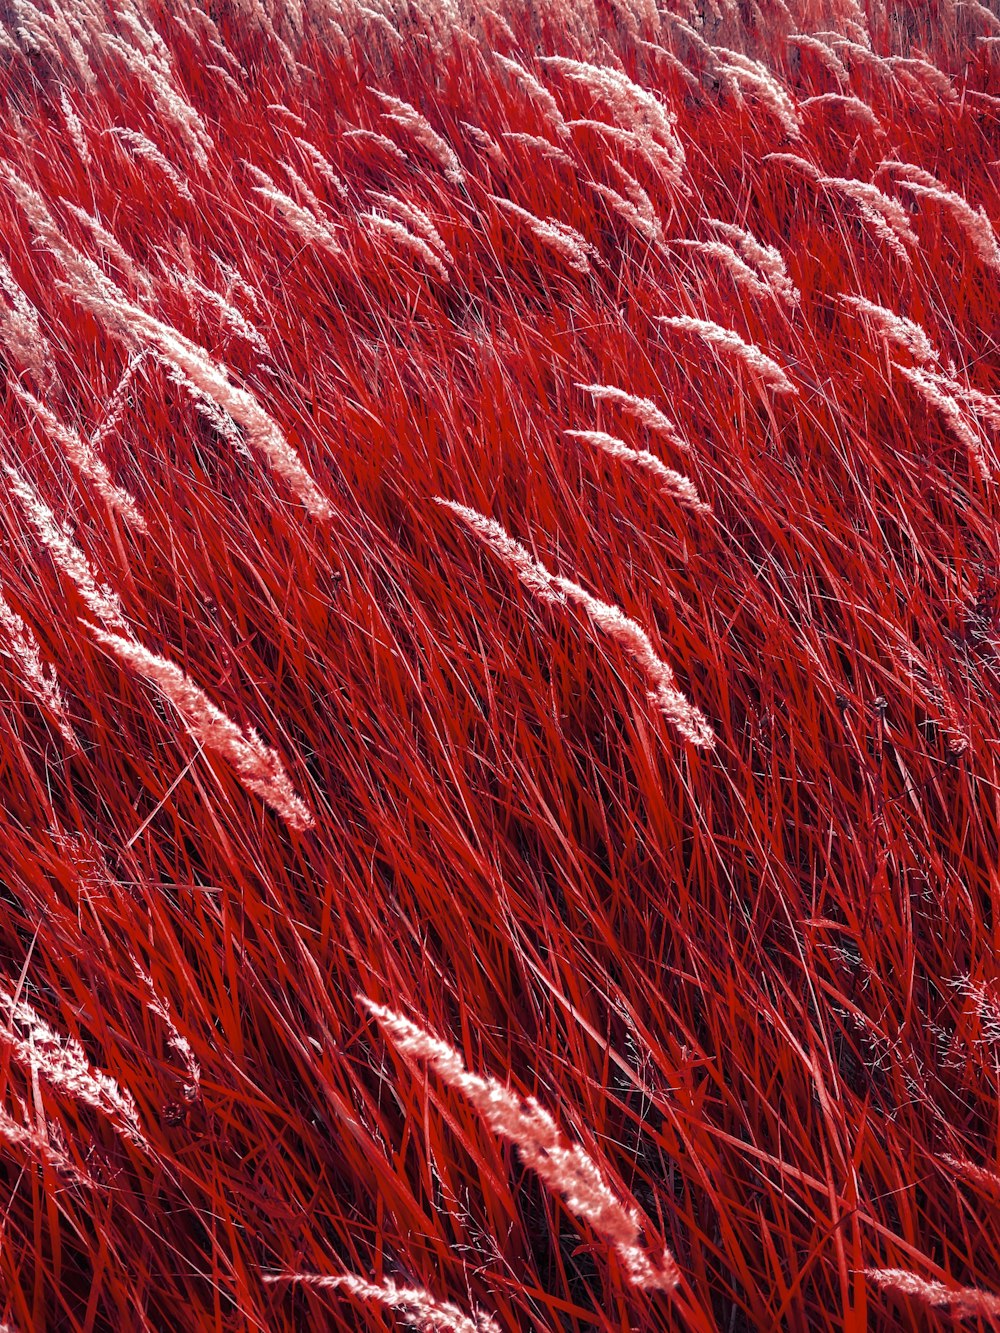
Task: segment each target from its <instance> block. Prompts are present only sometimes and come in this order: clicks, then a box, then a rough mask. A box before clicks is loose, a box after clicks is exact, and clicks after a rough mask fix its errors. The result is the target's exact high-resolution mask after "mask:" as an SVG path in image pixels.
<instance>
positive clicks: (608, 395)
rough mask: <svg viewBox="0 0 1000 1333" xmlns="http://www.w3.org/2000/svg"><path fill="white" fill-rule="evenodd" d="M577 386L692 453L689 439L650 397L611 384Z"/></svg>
mask: <svg viewBox="0 0 1000 1333" xmlns="http://www.w3.org/2000/svg"><path fill="white" fill-rule="evenodd" d="M576 387H577V388H578V389H582V390H583V392H584V393H589V394H590V396H591V398H593V399H595V400H596V401H597V402H603V403H614V404H615V406H616V407H620V408H621V409H622V411H623V412H627V413H628V414H629V416H631V417H634V418H635V420H636V421H638V423H639V424H640V426H645V427H646V429H647V430H650V431H654V432H655V433H656V434H657V435H662V436H663V437H664V438H665V439H667V440H669V441H670V443H671V444H672V445H674V447H675V448H677V449H680V450H682V451H683V452H684V453H686V454H689V453H691V446H690V445H689V444H688V442H687V440H685V439H682V437H681V435H680V433H679V432H678V430H677V427H676V426H675V425H674V423H673V422H672V421H671V420H670V418H669V417H668V416H666V415H665V414H664V413H663V412H661V411H660V409H659V408H658V407H657V406H656V404H655V403H654V402H652V401H651V400H650V399H649V398H639V397H637V396H636V395H635V394H633V393H626V391H625V390H624V389H616V388H615V387H614V386H613V385H611V384H578V385H577V386H576Z"/></svg>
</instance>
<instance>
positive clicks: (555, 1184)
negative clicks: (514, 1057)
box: [358, 995, 680, 1291]
mask: <svg viewBox="0 0 1000 1333" xmlns="http://www.w3.org/2000/svg"><path fill="white" fill-rule="evenodd" d="M358 1000H359V1003H360V1004H361V1005H362V1006H363V1007H364V1008H365V1009H366V1010H367V1011H368V1013H370V1014H371V1016H372V1017H373V1018H374V1019H375V1021H376V1022H377V1023H378V1025H379V1027H380V1028H381V1029H382V1031H383V1032H384V1033H385V1035H386V1036H387V1037H388V1039H389V1040H390V1041H391V1042H392V1044H393V1045H394V1046H395V1047H396V1049H397V1050H399V1051H400V1052H402V1053H403V1054H404V1055H410V1056H413V1057H414V1058H415V1059H418V1060H422V1061H424V1062H425V1063H426V1064H428V1065H429V1066H430V1067H431V1069H433V1070H434V1072H435V1073H436V1074H438V1075H439V1076H440V1077H441V1079H442V1080H443V1081H444V1082H445V1083H446V1084H447V1086H448V1087H450V1088H454V1089H455V1090H456V1091H457V1092H461V1093H462V1094H463V1096H465V1097H466V1098H467V1099H468V1100H469V1101H470V1102H471V1103H472V1105H473V1106H474V1107H475V1109H476V1110H477V1111H478V1112H479V1114H480V1115H481V1116H482V1118H483V1120H484V1121H485V1122H486V1124H487V1125H488V1126H489V1127H490V1129H492V1130H493V1132H494V1133H495V1134H499V1135H500V1136H501V1137H502V1138H505V1139H508V1140H509V1141H510V1142H511V1143H513V1144H514V1145H515V1146H516V1148H517V1150H518V1152H519V1153H520V1155H521V1159H522V1161H523V1162H524V1163H525V1165H526V1166H530V1167H531V1168H532V1170H534V1171H536V1172H537V1173H538V1175H539V1176H540V1177H541V1179H542V1181H543V1182H544V1184H545V1185H546V1187H547V1188H548V1189H550V1190H552V1192H553V1193H554V1194H558V1195H560V1196H561V1197H562V1199H563V1200H564V1202H565V1204H566V1206H567V1208H569V1210H570V1212H573V1213H575V1214H576V1215H577V1216H578V1217H580V1218H582V1219H583V1220H584V1221H585V1222H588V1223H589V1224H590V1226H591V1227H592V1228H593V1230H594V1231H595V1232H596V1233H597V1235H599V1236H600V1237H601V1239H602V1240H604V1241H605V1242H606V1243H607V1244H608V1245H610V1246H611V1248H612V1249H613V1250H614V1252H615V1253H616V1255H617V1256H618V1259H619V1261H620V1262H621V1264H622V1267H623V1269H624V1271H625V1273H626V1275H627V1277H628V1280H629V1282H631V1283H632V1285H633V1286H636V1287H639V1288H641V1289H643V1290H645V1291H656V1290H661V1291H670V1290H672V1289H673V1288H674V1287H676V1286H677V1284H678V1282H679V1280H680V1273H679V1271H678V1269H677V1265H676V1263H675V1262H674V1259H673V1256H672V1255H671V1254H670V1253H669V1251H667V1250H663V1251H662V1252H658V1253H654V1252H653V1251H651V1250H649V1249H647V1247H646V1245H645V1243H644V1241H643V1234H644V1229H645V1222H644V1220H643V1218H642V1217H641V1216H640V1215H639V1213H638V1212H636V1210H635V1209H634V1208H630V1207H628V1206H626V1205H625V1204H623V1203H622V1202H621V1200H620V1199H619V1198H618V1197H617V1195H616V1194H615V1193H614V1192H613V1190H611V1188H610V1187H609V1186H608V1184H607V1183H606V1181H605V1180H604V1178H603V1176H602V1175H601V1172H600V1171H599V1170H598V1168H597V1166H596V1165H595V1164H594V1162H593V1160H592V1159H591V1158H590V1157H589V1156H588V1155H587V1154H586V1153H585V1152H584V1150H583V1148H582V1147H581V1146H580V1145H579V1144H578V1143H571V1142H570V1140H569V1139H567V1138H566V1136H565V1135H564V1134H563V1133H562V1131H561V1130H560V1129H559V1127H558V1126H557V1124H556V1122H555V1120H554V1119H553V1118H552V1116H551V1115H550V1114H549V1112H548V1111H546V1110H545V1109H544V1107H542V1106H541V1105H540V1104H539V1103H538V1102H537V1101H536V1100H535V1098H534V1097H526V1098H524V1097H519V1096H518V1095H517V1094H516V1093H514V1092H512V1091H511V1090H510V1088H507V1087H505V1086H504V1085H503V1084H502V1083H500V1082H498V1081H497V1080H496V1079H494V1078H483V1077H481V1076H480V1075H478V1074H472V1073H470V1072H469V1071H468V1070H467V1069H466V1067H465V1064H464V1063H463V1061H462V1057H461V1056H460V1055H459V1053H458V1052H457V1051H456V1050H455V1049H454V1048H453V1047H452V1046H449V1045H448V1043H447V1042H445V1041H442V1040H440V1039H439V1038H437V1037H433V1036H431V1034H430V1033H428V1032H425V1031H424V1030H423V1029H422V1028H420V1027H418V1026H417V1025H416V1024H415V1023H412V1022H410V1020H409V1019H407V1018H403V1017H402V1016H401V1015H400V1014H397V1013H395V1012H394V1011H393V1010H392V1009H388V1008H386V1007H385V1006H384V1005H380V1004H376V1003H375V1002H374V1001H373V1000H369V999H368V998H367V997H366V996H363V995H362V996H359V997H358Z"/></svg>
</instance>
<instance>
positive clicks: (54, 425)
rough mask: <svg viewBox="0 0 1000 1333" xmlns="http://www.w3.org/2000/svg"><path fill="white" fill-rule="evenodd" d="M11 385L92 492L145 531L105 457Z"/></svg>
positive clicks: (115, 511)
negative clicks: (111, 472)
mask: <svg viewBox="0 0 1000 1333" xmlns="http://www.w3.org/2000/svg"><path fill="white" fill-rule="evenodd" d="M10 387H11V389H12V391H13V393H14V395H15V396H16V397H17V399H18V401H19V402H21V403H22V404H23V405H24V406H25V407H26V408H28V410H29V411H30V412H32V413H33V414H34V416H35V417H37V419H38V420H39V421H40V422H41V423H42V425H43V426H44V427H45V430H46V431H47V432H48V435H49V437H50V438H51V439H52V441H53V443H54V444H57V445H58V446H59V448H60V449H61V450H62V451H63V453H64V454H65V456H66V458H67V459H68V460H69V462H70V463H71V464H72V465H73V467H74V468H75V469H76V471H77V472H78V473H79V475H80V477H81V478H82V479H83V481H85V482H89V484H90V485H91V486H92V487H93V488H94V491H95V493H96V494H97V495H99V496H100V498H101V499H102V500H103V501H104V503H105V504H106V505H107V507H108V509H109V510H111V512H112V513H115V514H119V515H120V516H121V518H122V519H123V520H124V521H125V522H126V523H127V524H128V525H129V527H131V528H134V529H135V530H136V531H137V532H145V531H146V520H145V519H144V518H143V516H142V514H141V513H140V511H139V506H138V504H137V503H136V501H135V499H134V498H133V497H132V496H131V495H130V494H129V493H128V491H126V490H123V489H122V488H121V487H120V486H116V485H115V483H114V481H113V480H112V478H111V474H110V472H109V471H108V469H107V466H106V464H105V463H104V460H103V459H102V458H100V457H99V455H98V454H97V451H96V447H95V445H94V443H93V441H87V440H84V439H83V438H81V436H80V435H78V434H77V432H76V431H75V430H73V428H72V427H71V426H67V425H64V424H63V422H61V421H60V420H59V418H58V417H57V416H56V415H55V413H54V412H53V411H51V409H50V408H48V407H46V405H45V404H44V403H43V402H40V401H39V399H37V398H36V397H35V396H34V395H33V394H30V393H29V392H28V391H27V389H23V388H22V387H21V386H20V384H18V383H17V381H16V380H12V381H11V384H10Z"/></svg>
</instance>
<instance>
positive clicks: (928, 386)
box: [892, 361, 992, 481]
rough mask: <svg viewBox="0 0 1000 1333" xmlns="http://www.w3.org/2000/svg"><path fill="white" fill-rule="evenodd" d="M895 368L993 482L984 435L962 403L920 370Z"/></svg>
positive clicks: (977, 466) (984, 474)
mask: <svg viewBox="0 0 1000 1333" xmlns="http://www.w3.org/2000/svg"><path fill="white" fill-rule="evenodd" d="M892 364H893V365H894V366H895V368H896V369H897V370H898V371H899V373H900V374H901V375H902V376H903V378H904V379H907V380H909V382H910V383H911V384H912V385H913V387H914V388H915V389H916V390H917V392H918V393H919V394H920V396H921V397H922V398H923V399H924V401H925V402H926V403H927V405H928V406H929V407H932V408H935V409H936V410H937V411H938V412H939V413H940V414H941V416H942V418H943V419H944V422H945V425H946V426H947V427H948V429H949V430H950V431H951V433H952V435H954V437H955V439H956V440H958V442H959V444H961V445H963V446H964V447H965V449H966V450H967V451H968V454H969V458H970V459H971V461H972V463H973V464H974V466H975V468H976V471H977V472H978V473H979V475H980V477H981V478H982V479H983V481H989V480H990V477H991V476H992V472H991V469H990V464H989V460H988V459H987V457H986V449H985V445H984V441H983V437H982V433H981V431H980V430H979V427H978V425H977V424H976V422H975V421H973V420H971V419H970V417H969V414H968V412H966V411H963V409H962V404H961V403H960V402H959V401H958V399H957V398H955V397H954V395H953V394H951V393H949V392H948V390H947V389H946V388H944V387H943V386H942V384H941V382H940V381H939V380H938V379H936V378H932V377H931V376H930V375H929V374H927V373H926V372H925V371H923V370H921V369H920V367H919V366H902V365H900V364H899V363H898V362H895V361H894V362H893V363H892Z"/></svg>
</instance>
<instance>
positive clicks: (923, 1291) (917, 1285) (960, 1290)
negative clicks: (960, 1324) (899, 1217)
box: [864, 1268, 1000, 1320]
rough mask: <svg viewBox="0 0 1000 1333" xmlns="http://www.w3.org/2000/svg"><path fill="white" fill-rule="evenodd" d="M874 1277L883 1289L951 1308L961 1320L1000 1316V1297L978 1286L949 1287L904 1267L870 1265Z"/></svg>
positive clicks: (874, 1280)
mask: <svg viewBox="0 0 1000 1333" xmlns="http://www.w3.org/2000/svg"><path fill="white" fill-rule="evenodd" d="M864 1271H865V1277H867V1278H870V1279H871V1281H872V1282H874V1283H875V1285H876V1286H878V1287H881V1289H882V1290H883V1291H893V1292H896V1293H897V1294H898V1295H900V1296H912V1297H913V1298H914V1299H915V1300H917V1301H920V1302H921V1303H922V1304H923V1305H929V1306H931V1307H934V1308H938V1309H941V1308H944V1309H947V1310H949V1311H950V1312H951V1313H952V1315H954V1316H955V1317H956V1318H958V1319H977V1318H978V1319H989V1320H995V1319H996V1318H997V1317H1000V1296H995V1295H994V1294H993V1293H992V1292H989V1291H981V1290H980V1289H979V1288H978V1287H946V1286H945V1284H944V1283H943V1282H931V1281H929V1280H928V1279H927V1278H923V1277H918V1276H917V1274H916V1273H909V1272H907V1271H906V1269H903V1268H866V1269H865V1270H864Z"/></svg>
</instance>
